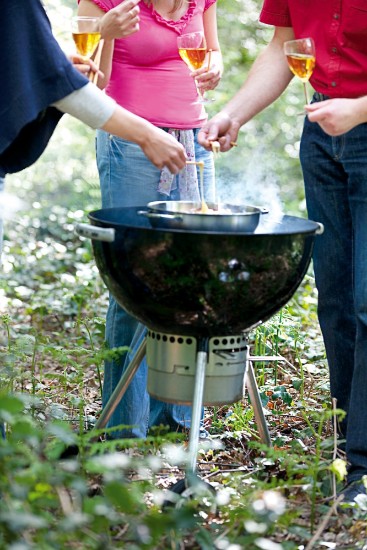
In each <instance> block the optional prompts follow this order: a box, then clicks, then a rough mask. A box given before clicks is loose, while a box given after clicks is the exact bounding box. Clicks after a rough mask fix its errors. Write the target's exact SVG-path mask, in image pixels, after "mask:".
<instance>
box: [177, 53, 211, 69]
mask: <svg viewBox="0 0 367 550" xmlns="http://www.w3.org/2000/svg"><path fill="white" fill-rule="evenodd" d="M178 53H179V54H180V56H181V58H182V59H183V60H184V61H185V63H186V65H188V67H190V69H191V70H192V71H196V69H200V68H201V67H202V66H203V65H204V61H205V56H206V48H179V49H178Z"/></svg>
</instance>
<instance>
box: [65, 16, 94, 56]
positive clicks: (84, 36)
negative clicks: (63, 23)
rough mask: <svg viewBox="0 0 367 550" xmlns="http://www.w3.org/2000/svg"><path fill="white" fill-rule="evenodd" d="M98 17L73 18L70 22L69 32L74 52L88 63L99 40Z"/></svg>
mask: <svg viewBox="0 0 367 550" xmlns="http://www.w3.org/2000/svg"><path fill="white" fill-rule="evenodd" d="M100 21H101V18H100V17H84V16H75V17H73V18H72V20H71V32H72V34H73V39H74V42H75V46H76V50H77V52H78V54H80V55H81V56H82V57H83V59H84V60H85V61H88V60H89V59H90V58H91V57H92V55H93V53H94V52H95V50H96V47H97V46H98V43H99V41H100V39H101V29H100Z"/></svg>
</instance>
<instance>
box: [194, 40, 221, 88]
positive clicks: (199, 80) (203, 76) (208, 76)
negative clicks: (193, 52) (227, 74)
mask: <svg viewBox="0 0 367 550" xmlns="http://www.w3.org/2000/svg"><path fill="white" fill-rule="evenodd" d="M222 72H223V67H222V57H221V54H220V52H218V51H216V50H213V51H210V52H208V53H207V56H206V59H205V62H204V65H203V66H202V67H201V68H200V69H197V70H196V71H192V72H191V76H192V77H193V78H195V80H196V84H197V86H198V88H199V90H200V91H201V93H204V92H206V91H208V90H214V88H216V87H217V86H218V84H219V82H220V79H221V78H222Z"/></svg>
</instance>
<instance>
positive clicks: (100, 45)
mask: <svg viewBox="0 0 367 550" xmlns="http://www.w3.org/2000/svg"><path fill="white" fill-rule="evenodd" d="M103 44H104V40H103V38H101V40H100V41H99V43H98V46H97V52H96V56H95V58H94V60H93V61H94V63H95V64H96V65H97V70H96V72H95V73H93V72H92V71H91V73H90V75H89V80H90V81H91V82H92V83H93V84H95V85H97V82H98V76H99V74H98V71H99V66H100V63H101V55H102V50H103Z"/></svg>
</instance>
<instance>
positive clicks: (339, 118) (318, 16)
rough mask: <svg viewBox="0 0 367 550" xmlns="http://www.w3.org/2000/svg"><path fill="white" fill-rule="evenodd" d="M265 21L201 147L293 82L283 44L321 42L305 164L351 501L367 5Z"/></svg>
mask: <svg viewBox="0 0 367 550" xmlns="http://www.w3.org/2000/svg"><path fill="white" fill-rule="evenodd" d="M260 21H261V22H263V23H266V24H269V25H273V26H274V27H275V28H274V34H273V37H272V40H271V41H270V42H269V44H268V45H267V47H266V48H265V50H264V51H263V52H262V53H261V54H260V55H259V56H258V58H257V59H256V60H255V62H254V64H253V66H252V68H251V70H250V72H249V74H248V77H247V79H246V81H245V83H244V84H243V86H242V88H241V89H240V90H239V91H238V92H237V94H236V95H235V96H234V97H233V98H232V99H231V100H230V101H229V103H228V104H227V105H226V106H225V107H224V108H223V109H222V111H221V112H220V113H218V114H216V115H215V116H214V117H213V118H212V119H211V120H209V121H208V122H207V123H206V124H205V126H204V127H203V128H202V130H201V132H200V134H199V143H201V144H202V145H203V146H204V147H206V148H208V149H209V147H210V143H211V142H212V141H214V140H218V141H219V142H220V144H221V151H228V150H229V149H230V148H231V147H232V146H233V143H234V142H236V140H237V137H238V132H239V130H240V128H241V126H243V125H244V124H245V123H246V122H248V121H249V120H250V119H251V118H252V117H254V116H255V115H256V114H257V113H259V112H260V111H261V110H262V109H264V108H265V107H267V106H268V105H269V104H271V103H272V102H273V101H274V100H275V99H277V98H278V97H279V95H280V94H281V93H282V92H283V91H284V90H285V88H286V87H287V86H288V84H289V82H290V81H291V79H292V76H293V75H292V73H291V72H290V70H289V68H288V65H287V61H286V57H285V55H284V51H283V45H284V42H285V41H288V40H292V39H294V38H306V37H312V38H313V40H314V42H315V45H316V67H315V70H314V72H313V75H312V77H311V80H310V82H311V84H312V86H313V88H314V90H315V91H316V93H315V94H314V96H313V98H312V101H311V104H310V105H306V106H305V112H306V114H307V116H305V121H304V128H303V132H302V139H301V150H300V160H301V165H302V170H303V176H304V183H305V194H306V200H307V209H308V215H309V217H310V218H311V219H313V220H316V221H318V222H321V223H323V224H324V227H325V231H324V233H323V235H321V236H320V237H318V238H317V239H316V242H315V249H314V257H313V265H314V271H315V280H316V286H317V289H318V295H319V301H318V316H319V321H320V326H321V329H322V333H323V338H324V342H325V348H326V353H327V359H328V364H329V370H330V390H331V396H332V397H333V398H335V399H336V400H337V407H338V408H340V409H343V410H344V411H345V412H346V416H345V418H344V419H343V420H342V421H341V422H340V425H339V434H338V435H339V438H340V447H341V448H342V447H343V445H345V450H346V454H347V459H348V478H347V484H346V486H345V488H344V490H343V491H342V493H343V495H344V501H346V502H353V501H354V499H355V497H356V496H357V495H359V494H366V488H365V484H364V483H363V479H366V480H367V477H366V478H364V476H366V475H367V383H366V382H367V381H366V379H367V124H366V122H367V40H366V38H367V30H366V29H367V3H366V2H364V1H363V0H343V1H342V0H323V2H320V1H319V0H265V1H264V3H263V7H262V11H261V14H260ZM270 82H271V85H269V83H270Z"/></svg>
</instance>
